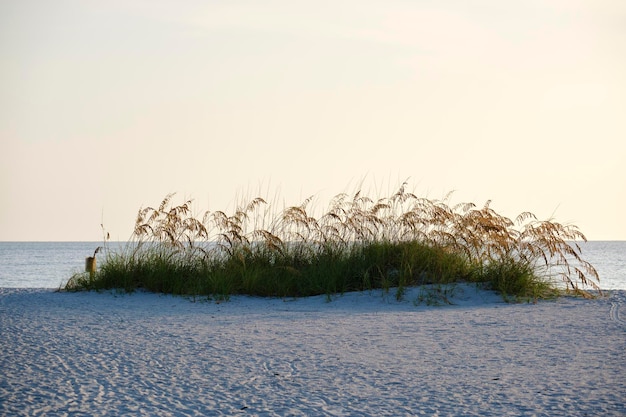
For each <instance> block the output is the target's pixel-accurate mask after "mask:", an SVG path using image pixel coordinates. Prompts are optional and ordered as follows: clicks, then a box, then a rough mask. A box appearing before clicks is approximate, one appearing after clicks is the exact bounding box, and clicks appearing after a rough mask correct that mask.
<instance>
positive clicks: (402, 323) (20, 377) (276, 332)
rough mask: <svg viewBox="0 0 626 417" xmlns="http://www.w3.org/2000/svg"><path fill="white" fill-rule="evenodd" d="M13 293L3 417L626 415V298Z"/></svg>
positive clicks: (3, 292)
mask: <svg viewBox="0 0 626 417" xmlns="http://www.w3.org/2000/svg"><path fill="white" fill-rule="evenodd" d="M419 294H423V290H420V289H417V288H412V289H409V290H408V291H407V293H406V295H405V298H404V300H403V301H401V302H398V301H396V300H395V297H394V293H393V292H391V293H389V294H388V295H386V296H385V295H384V293H382V292H381V291H372V292H365V293H349V294H345V295H343V296H337V297H335V298H334V300H333V301H331V302H326V300H325V297H310V298H305V299H298V300H283V299H261V298H251V297H233V298H232V299H231V300H230V301H228V302H222V303H216V302H214V301H212V302H207V301H203V302H192V300H190V299H187V298H182V297H171V296H165V295H157V294H148V293H135V294H131V295H126V294H115V293H110V292H107V293H55V292H52V291H50V290H38V289H0V346H1V349H2V355H1V356H0V415H2V416H39V415H46V416H79V415H89V416H120V415H137V416H210V415H241V416H415V415H428V416H624V415H626V405H625V401H626V321H625V318H624V316H625V315H626V313H625V312H624V310H623V306H624V303H625V302H626V292H625V291H615V292H613V293H612V294H611V295H610V296H609V297H607V298H604V299H598V300H584V299H574V298H561V299H558V300H556V301H542V302H539V303H538V304H506V303H504V302H503V301H502V299H501V298H500V297H498V296H497V295H495V294H493V293H491V292H487V291H482V290H477V289H476V288H474V287H470V286H463V285H458V286H457V287H456V290H455V295H454V298H453V301H454V303H455V304H456V305H453V306H426V305H423V304H420V305H417V306H416V305H415V303H414V301H415V300H416V299H417V298H418V297H419Z"/></svg>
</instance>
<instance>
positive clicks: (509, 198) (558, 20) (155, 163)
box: [0, 0, 626, 241]
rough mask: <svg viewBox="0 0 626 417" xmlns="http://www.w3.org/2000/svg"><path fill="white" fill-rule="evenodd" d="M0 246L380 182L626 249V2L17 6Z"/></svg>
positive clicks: (279, 0)
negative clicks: (184, 205) (167, 205)
mask: <svg viewBox="0 0 626 417" xmlns="http://www.w3.org/2000/svg"><path fill="white" fill-rule="evenodd" d="M0 166H1V168H0V192H1V194H0V196H1V197H0V198H1V200H0V240H3V241H7V240H27V241H28V240H40V241H57V240H95V241H97V240H100V239H101V238H102V233H101V229H100V224H101V223H102V222H103V223H104V226H105V228H106V230H107V231H108V232H109V233H110V235H111V238H112V239H114V240H127V239H128V238H129V237H130V235H131V232H132V228H133V225H134V220H135V215H136V213H137V210H138V209H139V208H140V207H141V206H155V205H158V204H159V202H160V201H161V199H162V198H163V197H164V196H165V195H166V194H167V193H170V192H177V193H178V194H177V195H178V198H175V202H182V201H183V199H184V198H193V199H194V200H195V209H196V210H197V211H198V212H203V211H205V210H207V209H208V210H211V211H215V210H231V209H232V208H233V206H234V205H235V203H236V199H237V198H238V197H241V196H244V197H249V198H250V199H251V198H253V197H257V196H261V197H266V198H270V199H271V198H276V195H277V194H278V195H279V196H280V198H279V200H280V201H281V204H282V201H284V203H285V204H287V205H295V204H300V203H301V202H302V200H304V198H306V197H308V196H310V195H316V196H318V201H319V204H318V205H319V206H322V207H325V206H326V205H327V203H328V200H329V199H330V197H332V196H334V195H336V194H339V193H341V192H345V191H347V192H353V191H355V189H356V188H355V187H357V186H358V184H359V183H360V182H361V181H362V180H363V189H364V190H365V191H367V192H368V194H369V195H370V196H371V197H376V196H378V195H377V194H376V190H379V192H380V193H381V194H384V195H389V194H390V193H392V192H393V191H395V189H396V188H397V187H398V186H399V185H400V184H401V183H402V181H404V180H405V179H407V178H409V184H410V187H409V188H410V189H411V190H412V191H414V192H415V193H416V194H418V195H420V196H425V197H429V198H433V199H437V198H441V197H443V196H444V195H445V194H446V193H447V192H448V191H451V190H456V191H455V193H454V195H453V198H452V201H453V202H468V201H471V202H474V203H476V204H478V205H482V204H483V203H484V202H485V201H486V200H493V203H492V208H494V209H495V210H496V211H498V212H500V213H502V214H504V215H507V216H510V217H514V216H516V215H517V214H519V213H520V212H523V211H531V212H533V213H535V214H536V215H537V216H538V217H539V218H541V219H546V218H549V217H554V219H555V220H557V221H559V222H563V223H573V224H576V225H578V226H579V227H580V229H581V231H582V232H583V233H584V234H585V235H586V236H587V238H589V239H591V240H600V239H620V240H626V220H625V216H624V213H625V212H626V211H625V210H626V2H625V1H623V0H616V1H611V0H586V1H576V0H527V1H523V2H520V1H512V0H510V1H509V0H478V1H465V0H458V1H454V0H437V1H434V0H432V1H427V0H423V1H422V0H412V1H408V0H407V1H399V0H385V1H356V0H333V1H325V0H316V1H295V0H290V1H287V0H273V1H238V0H229V1H226V0H223V1H195V0H193V1H184V2H183V1H164V0H161V1H153V0H143V1H141V0H140V1H133V0H114V1H111V0H107V1H101V2H99V1H88V0H60V1H48V0H2V1H1V2H0Z"/></svg>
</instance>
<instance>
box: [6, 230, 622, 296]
mask: <svg viewBox="0 0 626 417" xmlns="http://www.w3.org/2000/svg"><path fill="white" fill-rule="evenodd" d="M101 245H102V242H0V288H59V287H62V286H63V285H65V283H66V282H67V280H68V279H69V278H70V277H71V276H72V274H74V273H77V272H82V271H84V268H85V258H86V257H88V256H93V253H94V251H95V250H96V248H97V247H98V246H101ZM108 245H109V247H110V248H113V250H115V248H119V247H121V246H123V245H124V243H119V244H116V243H110V242H109V243H108ZM581 246H582V254H583V258H584V259H586V260H587V261H589V262H591V264H592V265H593V266H594V267H595V268H596V269H597V270H598V273H599V274H600V288H602V289H605V290H626V241H590V242H586V243H585V242H582V243H581ZM104 256H105V254H104V253H99V254H98V255H97V258H99V259H98V261H99V262H102V261H101V259H104Z"/></svg>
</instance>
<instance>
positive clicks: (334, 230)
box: [65, 183, 599, 300]
mask: <svg viewBox="0 0 626 417" xmlns="http://www.w3.org/2000/svg"><path fill="white" fill-rule="evenodd" d="M406 185H407V184H406V183H404V184H402V186H401V187H400V188H399V189H398V191H397V192H395V193H394V194H392V195H391V196H390V197H385V198H377V199H375V200H374V199H371V198H369V197H367V196H365V195H363V194H362V193H361V192H360V191H357V192H356V193H354V194H351V195H348V194H345V193H343V194H339V195H337V196H336V197H335V198H333V199H332V201H331V202H330V203H329V206H328V209H327V210H326V211H325V212H324V213H323V214H322V215H321V216H318V217H314V216H313V215H311V214H310V206H311V205H312V201H313V198H312V197H311V198H308V199H306V200H305V201H304V202H303V203H302V204H300V205H297V206H290V207H286V208H284V209H282V210H279V211H275V210H274V208H273V207H271V206H270V205H269V204H268V203H266V201H265V200H264V199H262V198H254V199H252V200H250V201H249V202H247V203H245V204H240V205H239V207H238V208H237V209H236V210H235V211H234V213H233V214H230V215H228V214H226V213H225V212H223V211H216V212H208V211H207V212H206V213H204V215H203V216H202V217H200V218H198V217H196V216H194V215H192V213H191V208H190V207H191V203H192V202H191V201H190V200H189V201H185V202H184V203H183V204H180V205H174V204H172V197H173V194H170V195H168V196H166V197H165V198H164V199H163V201H162V202H161V204H160V205H159V206H158V207H157V208H152V207H146V208H142V209H140V210H139V212H138V214H137V218H136V222H135V230H134V233H133V235H132V237H131V239H130V240H129V242H128V243H127V244H126V247H125V248H124V249H122V250H117V251H112V250H107V251H106V255H105V260H104V262H103V263H102V265H101V267H100V269H99V270H98V271H97V272H96V273H94V274H86V273H84V274H76V275H74V276H73V277H72V278H71V279H70V280H69V281H68V283H67V285H66V287H65V288H66V289H67V290H101V289H122V290H124V291H134V290H136V289H140V288H141V289H145V290H148V291H154V292H162V293H171V294H179V295H195V296H198V295H203V296H209V297H216V298H222V299H224V298H228V297H229V296H231V295H234V294H249V295H258V296H272V297H304V296H310V295H319V294H327V295H331V294H337V293H344V292H347V291H359V290H368V289H377V288H383V289H386V290H389V289H391V288H394V289H395V291H396V296H397V297H398V298H401V297H402V294H403V292H404V288H406V287H407V286H415V285H422V284H450V283H455V282H476V283H484V284H485V285H486V286H488V287H490V288H492V289H494V290H496V291H498V292H500V293H501V294H502V295H503V296H504V297H505V298H506V299H509V300H535V299H537V298H546V297H554V296H556V295H558V294H559V293H562V292H564V291H567V292H574V293H577V294H582V295H588V292H587V291H586V289H595V290H599V288H598V284H597V283H598V280H599V277H598V273H597V271H596V270H595V269H594V267H593V266H592V265H591V264H590V263H588V262H587V261H585V260H584V259H583V258H582V255H581V248H580V246H579V245H578V244H577V243H576V241H579V240H583V241H584V240H586V239H585V236H584V235H583V234H582V233H581V232H580V231H579V230H578V228H577V227H576V226H574V225H563V224H560V223H557V222H555V221H553V220H547V221H539V220H537V218H536V216H534V215H533V214H532V213H529V212H523V213H522V214H520V215H519V216H518V217H517V218H516V219H515V220H511V219H509V218H507V217H504V216H502V215H500V214H498V213H496V212H495V211H494V210H493V209H491V208H490V202H489V201H488V202H487V203H486V204H484V205H483V206H482V207H477V206H476V205H474V204H472V203H462V204H456V205H451V204H450V201H449V196H447V197H446V198H444V199H443V200H430V199H426V198H420V197H417V196H416V195H415V194H413V193H411V192H407V191H406ZM105 245H106V241H105Z"/></svg>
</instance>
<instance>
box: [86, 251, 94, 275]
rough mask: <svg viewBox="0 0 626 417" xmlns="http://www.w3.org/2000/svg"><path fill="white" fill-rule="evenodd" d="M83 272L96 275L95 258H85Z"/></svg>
mask: <svg viewBox="0 0 626 417" xmlns="http://www.w3.org/2000/svg"><path fill="white" fill-rule="evenodd" d="M85 272H89V275H93V274H95V273H96V257H95V256H90V257H88V258H85Z"/></svg>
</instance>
